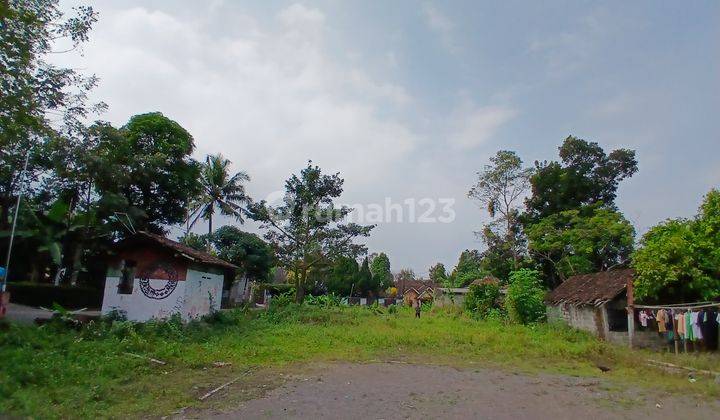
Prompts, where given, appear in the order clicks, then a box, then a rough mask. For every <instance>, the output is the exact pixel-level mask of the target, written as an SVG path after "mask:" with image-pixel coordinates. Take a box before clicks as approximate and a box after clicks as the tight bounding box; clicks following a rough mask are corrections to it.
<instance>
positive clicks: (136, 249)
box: [102, 232, 237, 321]
mask: <svg viewBox="0 0 720 420" xmlns="http://www.w3.org/2000/svg"><path fill="white" fill-rule="evenodd" d="M114 251H115V252H114V256H113V258H111V260H110V262H109V266H108V272H107V276H106V279H105V292H104V295H103V303H102V313H103V315H107V314H109V313H110V312H112V311H118V312H121V313H123V314H124V315H125V316H127V318H128V319H129V320H132V321H147V320H150V319H153V318H166V317H168V316H171V315H173V314H180V316H181V317H182V318H183V319H185V320H188V319H192V318H196V317H199V316H203V315H206V314H208V313H210V312H211V311H213V310H215V309H220V300H221V298H222V291H223V282H224V278H225V275H226V274H227V275H229V276H232V275H233V274H234V271H235V270H236V269H237V267H236V266H234V265H233V264H230V263H228V262H226V261H223V260H221V259H219V258H217V257H214V256H212V255H210V254H208V253H205V252H201V251H197V250H195V249H193V248H190V247H188V246H185V245H183V244H181V243H179V242H175V241H173V240H170V239H168V238H165V237H163V236H159V235H155V234H152V233H148V232H138V233H137V234H135V235H133V236H132V237H130V238H128V239H126V240H124V241H122V242H121V243H119V244H118V245H117V246H116V247H115V249H114Z"/></svg>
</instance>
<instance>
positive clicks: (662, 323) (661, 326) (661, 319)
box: [656, 309, 720, 333]
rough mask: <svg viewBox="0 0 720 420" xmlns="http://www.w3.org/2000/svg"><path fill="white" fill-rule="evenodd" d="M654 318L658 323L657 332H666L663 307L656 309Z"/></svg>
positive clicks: (665, 316)
mask: <svg viewBox="0 0 720 420" xmlns="http://www.w3.org/2000/svg"><path fill="white" fill-rule="evenodd" d="M656 319H657V323H658V332H659V333H664V332H667V328H666V327H665V322H666V321H667V312H666V311H665V309H660V310H659V311H658V313H657V318H656ZM719 322H720V321H719Z"/></svg>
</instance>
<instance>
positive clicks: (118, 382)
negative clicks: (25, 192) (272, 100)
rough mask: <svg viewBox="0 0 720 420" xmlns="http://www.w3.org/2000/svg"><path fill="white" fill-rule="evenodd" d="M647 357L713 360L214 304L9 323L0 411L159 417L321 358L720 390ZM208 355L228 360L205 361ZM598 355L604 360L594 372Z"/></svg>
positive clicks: (513, 331) (547, 337) (339, 313)
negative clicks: (216, 309)
mask: <svg viewBox="0 0 720 420" xmlns="http://www.w3.org/2000/svg"><path fill="white" fill-rule="evenodd" d="M128 353H131V354H134V355H142V356H147V357H153V358H157V359H160V360H163V361H166V362H167V364H166V365H159V364H155V363H151V362H149V361H147V360H145V359H142V358H137V357H134V356H131V355H129V354H128ZM649 357H652V358H655V359H658V360H664V361H668V362H672V363H677V364H682V365H685V366H693V367H698V368H705V369H714V370H718V368H717V367H718V365H719V364H720V359H719V358H718V357H717V356H714V355H699V356H698V355H681V356H674V355H659V354H650V353H646V352H643V351H629V350H627V349H625V348H623V347H618V346H612V345H609V344H607V343H604V342H601V341H598V340H596V339H594V338H592V337H590V336H589V335H587V334H584V333H581V332H577V331H574V330H571V329H568V328H565V327H562V326H559V325H546V324H541V325H536V326H520V325H513V324H508V323H506V322H504V321H501V320H489V321H478V320H474V319H472V318H469V317H467V316H465V315H463V314H457V313H448V312H442V311H434V312H431V313H427V314H424V316H423V318H422V319H420V320H416V319H414V318H413V317H412V314H411V312H410V311H408V310H406V309H400V310H399V311H397V312H395V313H389V311H387V310H373V309H370V308H358V307H352V308H338V307H330V308H320V307H309V306H295V305H291V306H289V307H287V308H283V309H280V310H276V311H270V312H253V313H250V312H247V311H240V310H237V311H231V312H223V313H221V314H217V315H215V316H213V317H212V318H210V319H207V320H206V321H203V322H193V323H190V324H189V325H182V324H181V323H179V322H163V323H148V324H133V323H130V322H117V321H116V322H114V323H109V322H99V323H95V324H92V325H89V326H87V327H85V328H83V329H82V330H80V331H68V330H67V329H64V328H58V327H53V326H45V327H42V328H38V327H29V326H17V325H11V326H8V327H7V328H5V330H4V331H2V332H0V413H5V414H13V415H18V416H34V417H42V418H52V417H95V416H102V417H124V416H139V415H168V414H171V413H172V412H174V411H176V410H177V409H179V408H181V407H203V406H207V405H204V404H208V403H201V402H199V401H198V396H200V395H202V394H203V393H205V392H206V391H208V390H209V389H212V388H213V387H214V386H217V385H219V384H222V383H223V382H225V381H227V380H228V379H230V378H235V377H237V376H238V375H241V374H243V373H246V372H249V371H252V372H254V373H253V374H248V375H247V380H248V381H251V380H254V379H253V378H257V377H258V376H263V375H264V376H265V377H269V376H273V377H275V376H278V375H279V374H280V373H281V372H283V371H284V370H287V369H291V368H293V367H296V366H299V365H302V364H303V363H307V362H331V361H358V362H365V361H376V360H394V361H400V360H402V361H407V362H420V363H434V364H448V365H453V366H459V367H463V366H474V367H490V368H501V369H509V370H513V371H521V372H529V373H534V372H552V373H561V374H569V375H577V376H589V377H592V376H602V377H604V378H607V379H608V380H609V381H610V382H611V383H613V384H616V385H617V386H618V387H625V386H633V387H638V386H639V387H647V388H652V389H653V392H663V391H667V392H683V393H688V394H695V395H698V396H707V395H712V396H720V386H719V385H717V384H715V383H714V382H713V381H712V378H707V379H706V378H701V377H698V380H697V382H694V383H691V382H689V381H688V378H687V376H686V375H682V374H671V373H667V372H664V371H661V370H658V369H655V368H650V367H648V366H647V365H646V363H645V359H647V358H649ZM216 362H225V363H231V364H232V365H224V366H222V367H216V366H214V364H215V363H216ZM598 364H601V365H603V366H607V367H610V368H611V370H610V371H609V372H607V373H602V372H601V371H600V370H599V369H598V368H597V365H598ZM241 382H242V381H241ZM220 403H222V401H220V402H218V401H213V402H212V404H220Z"/></svg>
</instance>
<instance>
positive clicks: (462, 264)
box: [448, 249, 485, 287]
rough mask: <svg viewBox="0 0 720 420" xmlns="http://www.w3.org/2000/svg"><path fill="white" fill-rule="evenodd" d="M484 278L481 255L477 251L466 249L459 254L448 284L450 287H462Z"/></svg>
mask: <svg viewBox="0 0 720 420" xmlns="http://www.w3.org/2000/svg"><path fill="white" fill-rule="evenodd" d="M484 276H485V273H484V272H483V270H482V254H480V251H478V250H477V249H466V250H465V251H463V252H461V253H460V258H458V263H457V265H456V266H455V268H454V269H453V271H452V273H450V278H449V282H448V284H449V285H450V286H451V287H464V286H467V285H468V284H470V283H471V282H472V281H473V280H477V279H479V278H482V277H484Z"/></svg>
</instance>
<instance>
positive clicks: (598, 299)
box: [545, 269, 635, 305]
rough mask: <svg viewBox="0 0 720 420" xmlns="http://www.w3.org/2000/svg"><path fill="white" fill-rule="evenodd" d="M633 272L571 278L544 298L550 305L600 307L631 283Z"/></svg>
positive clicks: (622, 271) (630, 270) (604, 272)
mask: <svg viewBox="0 0 720 420" xmlns="http://www.w3.org/2000/svg"><path fill="white" fill-rule="evenodd" d="M634 275H635V270H632V269H622V270H610V271H601V272H599V273H592V274H582V275H579V276H572V277H570V278H568V279H567V280H565V281H564V282H563V283H562V284H561V285H560V286H558V287H556V288H555V290H553V291H552V292H550V293H549V294H548V295H547V297H546V298H545V302H546V303H548V304H551V305H558V304H560V303H568V304H571V305H601V304H603V303H605V302H608V301H610V300H612V299H614V298H616V297H617V296H619V295H620V294H621V293H622V292H623V291H625V288H626V287H627V283H628V281H632V279H633V276H634Z"/></svg>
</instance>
